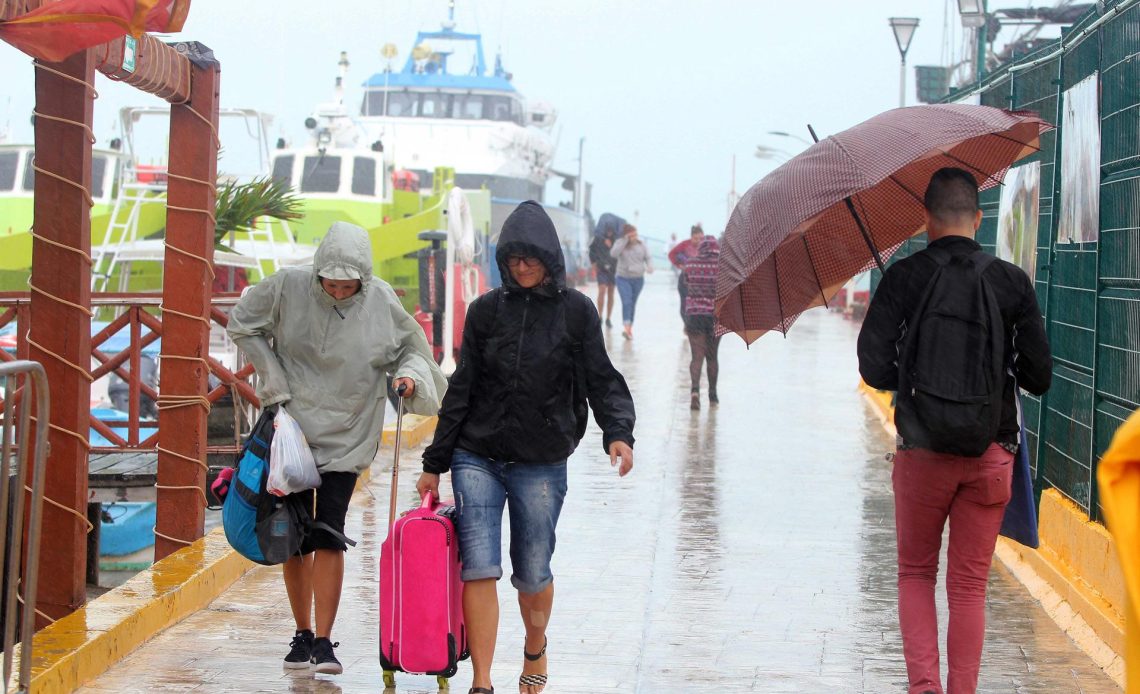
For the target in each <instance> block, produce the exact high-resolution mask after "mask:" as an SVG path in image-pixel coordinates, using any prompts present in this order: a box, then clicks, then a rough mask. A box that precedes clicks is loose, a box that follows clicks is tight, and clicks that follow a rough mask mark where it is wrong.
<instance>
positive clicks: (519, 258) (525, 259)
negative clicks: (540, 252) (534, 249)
mask: <svg viewBox="0 0 1140 694" xmlns="http://www.w3.org/2000/svg"><path fill="white" fill-rule="evenodd" d="M541 264H542V261H541V260H539V259H538V258H535V257H534V256H529V255H509V256H507V265H508V266H510V267H518V266H519V265H526V266H527V267H535V266H536V265H541Z"/></svg>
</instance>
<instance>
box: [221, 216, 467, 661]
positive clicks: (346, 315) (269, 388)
mask: <svg viewBox="0 0 1140 694" xmlns="http://www.w3.org/2000/svg"><path fill="white" fill-rule="evenodd" d="M228 332H229V335H230V337H231V338H232V339H233V341H234V343H235V344H237V346H238V347H239V348H240V349H241V350H242V352H244V353H245V355H246V357H248V358H249V361H250V362H252V363H253V365H254V368H255V369H256V370H257V374H258V377H259V379H260V386H259V387H258V397H259V398H260V399H261V405H262V407H268V406H270V405H275V404H277V405H285V407H286V409H287V410H288V411H289V414H291V415H292V416H293V418H294V419H296V420H297V422H298V423H299V424H300V425H301V429H302V430H303V431H304V432H305V438H306V439H308V442H309V446H310V447H311V448H312V450H313V456H314V457H315V458H316V461H317V468H318V469H319V470H320V473H321V486H320V487H319V488H318V489H317V490H316V509H317V510H316V520H318V521H323V522H325V523H328V524H329V525H330V526H332V527H333V528H334V529H336V530H338V531H341V532H343V530H344V520H345V515H346V513H347V510H348V502H349V499H350V498H351V496H352V492H353V489H354V487H355V484H356V478H357V475H359V473H360V472H362V471H363V470H365V469H366V468H367V467H368V466H369V465H370V464H371V463H372V459H373V458H375V457H376V451H377V448H378V447H379V442H380V430H381V427H382V426H383V420H384V401H385V398H386V378H387V376H388V375H389V374H390V375H391V376H392V378H393V387H394V388H398V387H399V386H400V385H406V386H408V388H407V391H406V392H405V397H406V398H407V407H408V410H409V411H411V412H415V413H417V414H424V415H434V414H435V413H436V411H437V410H438V409H439V403H440V399H441V398H442V397H443V391H444V389H445V387H446V381H445V380H444V378H443V374H442V373H441V372H440V370H439V368H438V367H437V366H436V364H435V361H434V360H433V359H432V356H431V350H430V348H429V347H428V344H427V339H426V338H425V337H424V333H423V329H422V328H420V326H419V325H418V324H417V323H416V322H415V321H414V320H413V319H412V317H411V316H409V315H408V313H407V311H405V310H404V308H403V306H401V305H400V302H399V300H398V299H397V298H396V293H395V292H394V291H392V288H391V286H389V285H388V283H387V282H384V281H383V280H381V279H378V278H376V277H373V276H372V245H371V243H370V241H369V239H368V234H367V233H366V232H365V231H364V230H363V229H361V228H360V227H357V226H354V225H352V224H347V223H344V222H336V223H335V224H333V225H332V227H330V228H329V231H328V234H327V235H326V236H325V238H324V240H322V241H321V244H320V246H319V247H318V248H317V252H316V255H315V256H314V257H313V265H312V266H305V267H296V268H285V269H283V270H281V271H279V272H277V273H275V274H274V275H272V276H270V277H267V278H266V279H265V280H263V281H262V282H260V283H259V284H257V285H256V286H254V287H253V288H252V289H250V290H249V291H248V292H247V293H246V294H245V296H243V297H242V299H241V300H240V301H239V302H238V304H237V305H236V306H235V307H234V310H233V312H232V313H231V315H230V322H229V327H228ZM312 493H313V492H312V491H308V492H302V494H306V495H310V494H312ZM310 498H311V497H310ZM345 550H346V547H345V546H344V544H343V543H342V542H340V541H338V540H337V539H336V538H334V537H333V536H331V535H329V534H327V533H325V532H323V531H320V530H315V531H314V532H313V533H312V535H310V536H309V538H308V539H307V540H306V542H305V544H304V545H303V546H302V548H301V555H299V556H296V557H293V558H292V559H290V560H289V561H288V562H286V564H285V566H284V576H285V589H286V592H287V593H288V594H289V604H290V606H291V607H292V610H293V618H294V620H295V621H296V623H297V631H296V634H295V635H294V637H293V641H292V643H291V644H290V651H289V654H288V655H287V656H286V657H285V667H286V668H290V669H295V668H308V667H309V666H310V663H311V664H312V665H313V666H314V667H315V669H316V671H317V672H323V673H330V674H337V673H340V672H341V671H342V668H341V664H340V662H339V661H338V660H337V658H336V655H335V654H334V651H333V648H334V646H336V645H338V644H334V643H332V641H331V633H332V627H333V622H334V621H335V620H336V613H337V607H338V606H339V603H340V592H341V584H342V581H343V577H344V552H345ZM314 607H315V611H316V620H315V623H316V631H315V633H314V631H313V628H312V627H313V617H312V612H313V609H314Z"/></svg>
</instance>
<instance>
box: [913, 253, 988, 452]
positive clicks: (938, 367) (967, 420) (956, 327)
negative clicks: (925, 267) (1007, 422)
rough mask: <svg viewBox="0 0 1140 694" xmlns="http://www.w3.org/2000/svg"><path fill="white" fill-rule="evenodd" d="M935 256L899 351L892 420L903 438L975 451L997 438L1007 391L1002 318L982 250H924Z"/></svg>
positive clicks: (945, 449) (935, 448) (938, 448)
mask: <svg viewBox="0 0 1140 694" xmlns="http://www.w3.org/2000/svg"><path fill="white" fill-rule="evenodd" d="M926 252H927V253H928V254H929V255H930V257H932V258H933V259H934V260H935V262H936V263H937V269H936V270H935V272H934V275H933V277H932V278H931V279H930V281H929V283H928V284H927V286H926V289H925V291H924V292H923V295H922V298H921V299H919V302H918V307H917V308H916V309H915V312H914V315H912V316H911V317H910V318H909V319H908V321H907V323H906V330H905V332H904V335H903V338H902V340H901V344H900V351H899V362H898V363H899V390H898V397H897V400H896V404H895V424H896V426H897V427H898V431H899V434H900V435H901V436H902V438H903V440H904V441H905V442H906V443H907V444H908V445H912V446H917V447H919V448H925V449H927V450H932V451H935V452H938V453H948V454H952V455H960V456H970V457H977V456H980V455H982V453H984V452H985V450H986V449H987V448H988V447H989V445H990V444H991V443H993V442H994V441H995V440H996V439H997V433H998V428H999V426H1000V424H1001V417H1002V408H1003V396H1004V393H1005V378H1006V375H1005V374H1006V368H1005V325H1004V322H1003V320H1002V315H1001V309H1000V307H999V305H998V301H997V297H996V296H995V294H994V291H993V289H992V288H991V287H990V285H989V283H988V282H986V280H985V279H984V278H983V274H984V273H985V271H986V268H988V267H989V266H990V264H991V263H992V262H993V261H994V260H995V258H994V257H993V256H991V255H989V254H987V253H984V252H982V251H976V252H974V253H971V254H969V255H952V254H950V253H949V252H947V251H946V250H944V249H939V248H929V249H927V251H926Z"/></svg>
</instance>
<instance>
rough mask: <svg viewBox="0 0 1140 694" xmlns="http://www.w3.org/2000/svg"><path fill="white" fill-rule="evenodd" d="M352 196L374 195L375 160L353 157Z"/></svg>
mask: <svg viewBox="0 0 1140 694" xmlns="http://www.w3.org/2000/svg"><path fill="white" fill-rule="evenodd" d="M352 194H353V195H371V196H374V195H376V160H375V159H369V158H368V157H355V158H354V159H353V160H352Z"/></svg>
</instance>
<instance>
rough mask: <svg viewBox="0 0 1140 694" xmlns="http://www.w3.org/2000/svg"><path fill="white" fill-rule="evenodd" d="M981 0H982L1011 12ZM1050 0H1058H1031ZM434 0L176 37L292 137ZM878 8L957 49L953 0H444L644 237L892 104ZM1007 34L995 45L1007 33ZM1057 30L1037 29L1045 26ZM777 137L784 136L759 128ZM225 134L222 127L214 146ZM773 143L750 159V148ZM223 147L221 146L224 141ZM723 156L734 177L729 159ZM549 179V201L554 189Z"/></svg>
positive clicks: (15, 122) (9, 51) (943, 48)
mask: <svg viewBox="0 0 1140 694" xmlns="http://www.w3.org/2000/svg"><path fill="white" fill-rule="evenodd" d="M1029 4H1030V3H1027V2H1026V1H1025V0H1013V1H1010V0H1005V1H1003V0H990V2H989V5H990V10H991V11H992V10H994V9H998V8H1002V7H1026V6H1027V5H1029ZM1035 4H1037V5H1052V4H1055V0H1038V1H1037V2H1036V3H1035ZM446 16H447V0H325V2H323V3H314V2H311V1H309V0H275V1H274V2H266V1H264V0H263V1H261V2H234V1H233V0H193V2H192V5H191V11H190V17H189V20H188V21H187V23H186V26H185V27H184V29H183V31H182V32H181V33H180V34H178V35H177V36H176V37H175V38H177V39H178V40H196V41H200V42H202V43H204V44H206V45H207V46H209V47H210V48H211V49H213V50H214V53H215V55H216V56H217V57H218V59H219V60H220V61H221V64H222V82H221V93H222V106H223V107H235V108H238V107H240V108H254V109H258V110H261V111H266V112H269V113H271V114H273V116H274V118H275V120H274V125H273V126H272V130H271V133H270V134H271V140H275V139H276V138H277V137H278V136H279V135H280V136H284V137H286V138H287V139H290V140H293V141H297V142H302V141H303V140H304V137H305V131H304V128H303V125H302V123H303V121H304V119H305V117H306V116H308V115H309V114H310V112H311V111H312V109H313V107H314V106H315V105H316V104H317V103H320V102H327V101H330V100H331V99H332V95H333V83H334V79H335V77H336V74H337V65H336V63H337V60H338V59H339V55H340V52H341V51H347V52H348V58H349V61H350V63H351V67H350V71H349V77H348V80H347V85H348V89H347V94H346V102H347V103H349V104H351V105H353V107H355V105H356V104H358V103H359V98H360V89H359V85H360V84H361V83H362V82H364V81H365V80H366V79H367V78H368V77H369V76H370V75H372V74H373V73H375V72H379V71H380V70H381V69H382V68H383V64H384V63H383V60H384V59H383V58H382V57H381V55H380V48H381V46H383V45H384V44H386V43H393V44H395V45H396V47H397V48H398V50H399V51H400V58H399V59H398V60H397V62H396V67H397V69H398V68H399V67H400V66H402V62H403V59H404V57H405V56H406V54H407V52H408V51H409V50H410V49H411V47H412V46H411V44H412V43H413V41H414V39H415V34H416V31H418V30H437V29H438V28H439V26H440V22H441V21H442V20H443V19H445V18H446ZM892 16H904V17H917V18H918V19H919V20H920V23H919V26H918V29H917V30H916V32H915V34H914V39H913V42H912V44H911V46H910V51H909V54H908V56H907V63H908V67H907V91H906V94H907V100H908V104H913V103H914V102H915V100H914V77H913V74H914V73H913V69H912V68H913V66H914V65H945V64H949V63H953V62H957V61H958V60H959V59H960V57H961V55H962V54H963V52H964V51H963V45H964V41H963V30H962V28H961V24H960V22H959V20H958V17H957V3H956V0H814V1H812V2H805V1H804V0H798V1H794V2H788V1H785V0H703V1H702V2H696V1H695V0H655V1H653V2H650V1H649V0H574V1H573V2H566V1H565V0H457V6H456V21H457V29H458V30H460V31H479V32H482V33H483V37H484V48H485V50H486V51H487V52H488V53H489V55H488V56H487V60H488V63H492V64H493V60H494V58H493V56H494V53H495V52H496V51H497V50H499V51H501V52H502V58H503V62H504V65H505V67H506V69H507V70H509V71H510V72H512V73H513V75H514V83H515V86H516V87H517V88H518V89H519V90H520V91H521V92H522V93H523V94H524V95H525V96H526V97H527V98H528V99H530V100H541V101H545V102H548V103H549V104H551V105H553V106H554V107H555V108H556V109H557V111H558V123H557V125H556V127H555V133H556V135H557V139H558V150H557V154H556V156H555V168H557V169H560V170H567V171H574V170H576V169H577V167H578V161H577V156H578V142H579V139H580V138H584V147H583V152H584V154H583V162H582V163H583V168H584V171H585V177H586V179H587V180H589V181H590V182H592V183H593V204H592V211H593V213H594V216H595V217H597V216H598V215H600V214H601V213H603V212H614V213H616V214H619V215H621V216H623V217H625V218H627V219H630V220H633V219H636V220H637V223H638V226H639V227H640V228H641V230H642V233H643V234H644V235H646V236H649V237H651V238H659V239H667V238H668V237H669V236H670V235H671V234H673V233H676V234H677V235H678V236H679V237H682V238H683V237H684V236H685V235H686V234H687V233H688V229H689V226H690V225H692V224H694V223H696V222H701V223H702V224H703V225H704V227H705V229H706V231H712V232H715V233H720V231H722V230H723V228H724V225H725V223H726V221H727V218H728V213H729V205H728V200H729V195H730V192H731V191H732V190H734V189H735V192H736V193H737V194H738V195H739V194H743V193H744V191H746V190H747V189H748V188H749V187H750V186H751V185H753V184H754V183H756V182H757V181H758V180H760V179H761V178H762V177H763V176H764V175H765V174H766V173H768V172H769V171H771V170H772V169H774V168H775V167H776V166H778V165H779V159H780V158H782V157H784V156H785V155H792V154H795V153H796V152H798V151H800V150H802V149H803V148H805V147H806V144H805V143H804V142H803V141H801V139H799V138H804V139H806V138H807V137H808V130H807V125H808V124H809V123H810V124H811V125H812V126H813V127H814V128H815V130H816V132H817V133H819V135H820V136H821V137H823V136H825V135H827V134H831V133H835V132H839V131H842V130H844V129H846V128H848V127H850V126H852V125H855V124H856V123H858V122H860V121H862V120H864V119H866V118H869V117H871V116H873V115H875V114H876V113H879V112H881V111H884V110H887V109H890V108H894V107H897V106H898V99H899V65H900V63H899V51H898V47H897V46H896V43H895V39H894V35H893V33H892V31H891V28H890V26H889V24H888V18H889V17H892ZM1016 31H1017V29H1014V28H1008V27H1007V28H1004V29H1003V33H1002V34H1001V35H1000V36H999V39H1008V38H1010V36H1011V35H1012V34H1013V33H1014V32H1016ZM1056 34H1057V30H1056V29H1055V28H1054V29H1053V30H1052V31H1051V32H1050V31H1049V30H1046V32H1044V33H1043V34H1042V35H1043V36H1047V35H1056ZM30 62H31V59H30V58H29V57H28V56H26V55H24V54H23V53H20V52H19V51H17V50H16V49H14V48H12V47H11V46H9V45H7V44H5V43H2V42H0V133H2V132H4V131H5V130H7V131H8V133H9V141H10V142H27V141H30V140H31V137H32V129H31V126H30V125H29V116H30V114H31V110H32V107H33V74H32V72H33V70H32V67H31V64H30ZM96 88H97V89H98V91H99V93H100V97H101V98H100V99H99V100H98V101H97V102H96V105H95V131H96V134H97V136H98V137H99V140H100V144H105V143H106V142H107V141H108V140H109V139H110V138H111V137H112V136H113V135H114V134H115V133H114V130H113V128H114V125H115V123H116V121H117V119H118V110H119V109H120V108H121V107H123V106H128V105H130V106H137V105H161V102H159V100H158V99H157V98H155V97H151V96H149V95H146V94H144V93H142V92H139V91H137V90H134V89H132V88H129V87H126V86H124V85H121V84H116V83H113V82H110V81H109V80H107V79H106V78H104V77H102V76H98V77H97V79H96ZM770 131H784V132H787V133H790V134H791V135H793V136H794V137H780V136H775V135H769V134H768V133H769V132H770ZM225 139H226V133H225V132H223V140H225ZM758 145H762V146H764V147H766V148H769V149H774V150H781V151H782V152H781V153H776V154H775V155H774V158H768V159H758V158H757V157H756V156H754V153H755V152H756V149H757V146H758ZM227 147H230V145H227ZM734 158H735V188H734V186H733V170H734V165H733V161H734ZM560 195H562V194H561V191H560V190H556V189H554V188H553V186H552V187H551V190H550V194H548V198H547V201H548V202H551V201H557V200H558V199H560Z"/></svg>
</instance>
